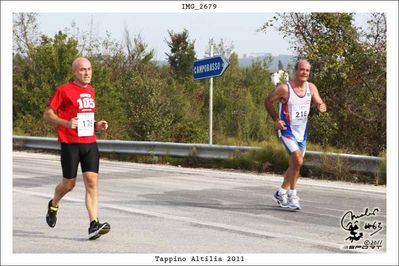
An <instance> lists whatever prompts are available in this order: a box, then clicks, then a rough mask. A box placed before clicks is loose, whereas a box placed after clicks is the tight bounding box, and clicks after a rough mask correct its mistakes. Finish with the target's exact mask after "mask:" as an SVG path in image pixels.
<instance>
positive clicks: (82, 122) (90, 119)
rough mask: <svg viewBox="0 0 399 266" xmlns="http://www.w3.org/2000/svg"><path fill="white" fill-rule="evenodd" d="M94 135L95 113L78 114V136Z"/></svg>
mask: <svg viewBox="0 0 399 266" xmlns="http://www.w3.org/2000/svg"><path fill="white" fill-rule="evenodd" d="M93 135H94V113H78V136H79V137H89V136H93Z"/></svg>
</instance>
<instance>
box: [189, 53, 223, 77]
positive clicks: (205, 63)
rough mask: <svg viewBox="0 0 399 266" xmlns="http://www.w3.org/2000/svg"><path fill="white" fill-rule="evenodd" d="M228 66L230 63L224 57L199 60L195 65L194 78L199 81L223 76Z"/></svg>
mask: <svg viewBox="0 0 399 266" xmlns="http://www.w3.org/2000/svg"><path fill="white" fill-rule="evenodd" d="M228 66H229V61H228V60H227V59H225V58H224V57H222V56H214V57H208V58H205V59H201V60H197V61H194V63H193V77H194V79H195V80H197V79H204V78H211V77H217V76H221V75H222V74H223V72H224V71H225V70H226V68H227V67H228Z"/></svg>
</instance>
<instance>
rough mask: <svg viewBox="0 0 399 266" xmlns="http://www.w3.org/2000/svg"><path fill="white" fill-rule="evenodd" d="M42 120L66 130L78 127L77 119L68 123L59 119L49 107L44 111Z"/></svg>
mask: <svg viewBox="0 0 399 266" xmlns="http://www.w3.org/2000/svg"><path fill="white" fill-rule="evenodd" d="M43 118H44V120H45V121H47V122H49V123H52V124H54V125H56V126H63V127H67V128H76V127H77V126H78V120H77V117H74V118H72V119H71V120H69V121H68V120H65V119H62V118H59V117H58V115H57V114H56V113H55V111H54V110H53V109H52V108H50V107H47V108H46V110H44V112H43Z"/></svg>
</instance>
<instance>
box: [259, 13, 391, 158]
mask: <svg viewBox="0 0 399 266" xmlns="http://www.w3.org/2000/svg"><path fill="white" fill-rule="evenodd" d="M276 21H278V22H279V26H277V29H278V30H280V31H281V32H283V33H284V35H285V36H286V37H288V38H290V40H291V43H292V44H293V49H294V51H296V53H297V55H298V57H303V58H307V59H308V60H309V61H310V63H311V65H312V77H311V80H312V81H313V82H314V83H315V84H316V85H317V87H318V88H319V91H320V94H321V96H322V97H323V98H324V100H325V101H326V103H327V105H328V107H329V114H328V115H326V116H321V115H318V114H316V112H313V114H314V115H313V116H312V117H311V118H310V127H311V128H312V131H310V135H309V137H310V140H312V141H316V142H319V143H322V144H330V145H334V146H337V147H339V148H347V149H350V150H353V151H356V152H358V151H360V152H366V153H369V154H373V155H378V154H379V153H380V152H381V151H382V150H384V149H385V148H386V67H385V66H386V21H385V15H384V14H372V16H371V18H370V21H369V25H370V28H369V29H368V30H362V29H359V28H357V27H356V26H355V25H354V14H353V13H282V14H278V15H277V16H276V17H275V20H274V21H268V22H266V23H265V24H264V25H263V27H262V30H264V31H267V29H268V28H269V27H273V25H274V24H273V23H275V22H276ZM370 125H373V126H370Z"/></svg>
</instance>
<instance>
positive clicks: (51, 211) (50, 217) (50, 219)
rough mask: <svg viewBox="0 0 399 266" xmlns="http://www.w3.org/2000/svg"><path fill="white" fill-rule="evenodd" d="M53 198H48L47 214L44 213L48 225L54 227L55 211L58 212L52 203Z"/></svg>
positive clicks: (55, 220)
mask: <svg viewBox="0 0 399 266" xmlns="http://www.w3.org/2000/svg"><path fill="white" fill-rule="evenodd" d="M52 202H53V200H50V201H49V202H48V207H47V215H46V221H47V224H48V226H50V227H54V226H55V224H56V223H57V212H58V207H54V206H53V205H52Z"/></svg>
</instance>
